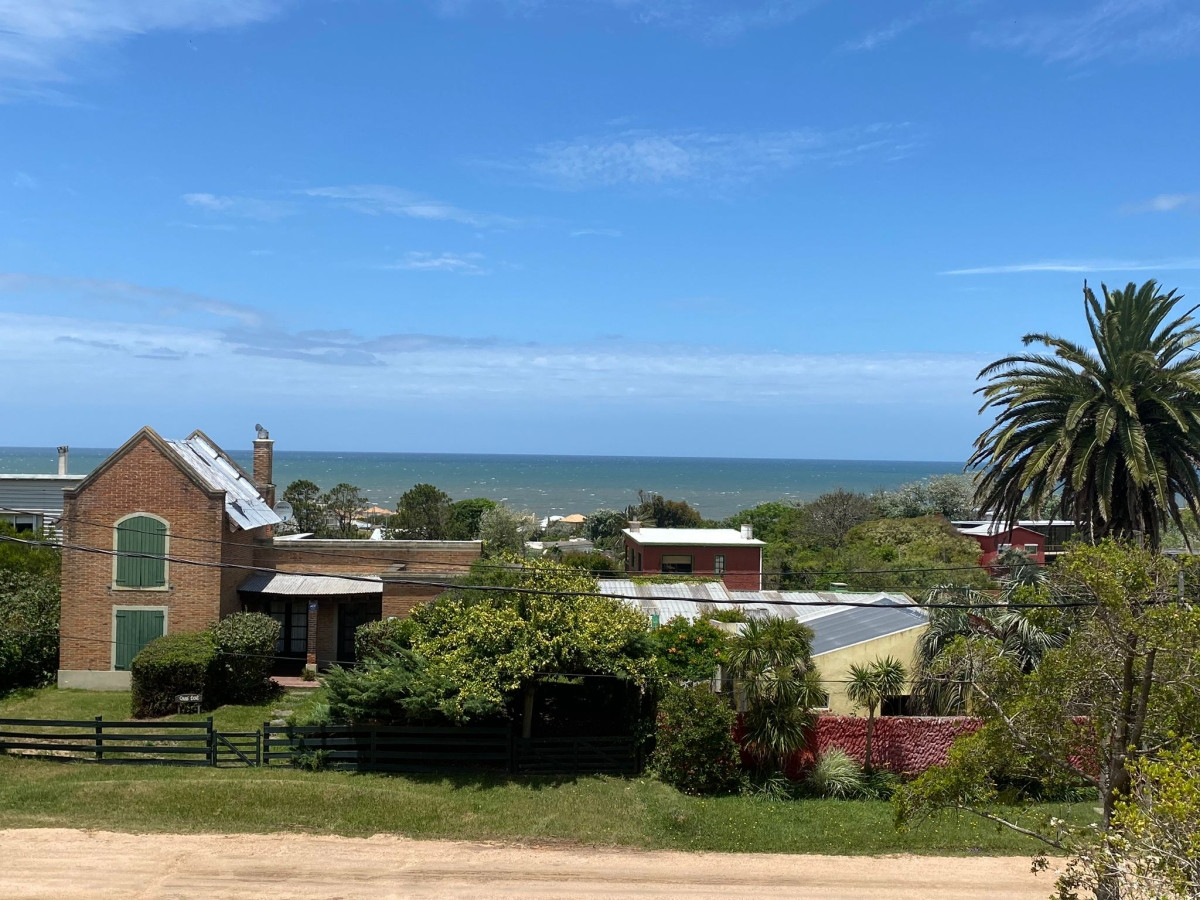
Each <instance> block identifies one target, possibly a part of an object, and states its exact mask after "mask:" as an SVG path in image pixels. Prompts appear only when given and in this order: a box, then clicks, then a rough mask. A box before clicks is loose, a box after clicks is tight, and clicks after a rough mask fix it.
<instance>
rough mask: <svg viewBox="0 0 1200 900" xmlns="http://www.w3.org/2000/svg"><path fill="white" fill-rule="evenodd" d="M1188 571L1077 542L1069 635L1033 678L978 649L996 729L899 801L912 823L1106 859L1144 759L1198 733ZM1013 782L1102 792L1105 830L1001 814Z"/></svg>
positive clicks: (1116, 547) (1061, 592)
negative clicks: (1001, 830)
mask: <svg viewBox="0 0 1200 900" xmlns="http://www.w3.org/2000/svg"><path fill="white" fill-rule="evenodd" d="M1178 574H1179V566H1178V564H1177V563H1175V562H1174V561H1173V560H1170V559H1168V558H1166V557H1163V556H1160V555H1158V554H1157V553H1154V552H1151V551H1148V550H1143V549H1139V548H1133V547H1129V546H1123V545H1120V544H1117V543H1114V542H1111V541H1105V542H1103V543H1101V544H1100V545H1098V546H1083V545H1076V546H1075V547H1073V548H1072V549H1071V550H1070V552H1068V553H1067V554H1066V555H1065V556H1064V558H1063V559H1062V560H1060V562H1059V564H1058V566H1057V567H1056V571H1055V573H1054V576H1053V578H1054V587H1055V590H1056V599H1058V600H1060V601H1062V600H1068V599H1069V600H1070V602H1073V603H1079V604H1083V607H1081V608H1080V609H1078V610H1077V611H1076V613H1075V615H1076V616H1077V617H1078V622H1077V624H1076V625H1075V627H1074V628H1073V629H1072V631H1071V633H1070V636H1069V637H1068V638H1067V639H1066V641H1065V642H1064V643H1063V644H1062V646H1061V647H1055V648H1051V649H1048V650H1046V651H1045V653H1044V654H1043V655H1042V657H1041V660H1040V662H1039V664H1038V665H1037V667H1036V668H1035V669H1034V670H1033V671H1032V672H1029V673H1028V674H1024V673H1022V671H1021V667H1020V666H1018V665H1017V664H1016V663H1015V662H1014V661H1013V660H1012V659H1011V658H1007V657H1006V656H1005V655H1004V654H1003V653H1001V652H1000V650H999V648H998V647H997V646H996V645H995V644H991V645H987V646H984V647H981V648H976V649H977V650H979V651H981V652H978V653H977V654H976V657H975V659H976V664H975V665H974V666H973V667H971V669H970V670H969V677H970V678H971V682H972V683H971V688H972V691H973V692H974V694H975V696H976V697H977V711H978V713H979V714H980V715H982V716H983V717H984V719H985V725H984V727H983V729H982V730H980V731H979V732H978V733H976V734H975V735H972V736H971V737H969V738H960V739H959V741H958V742H956V743H955V746H954V748H953V749H952V751H951V754H950V761H949V763H948V764H947V765H946V766H943V767H935V768H933V769H930V770H929V771H928V772H926V773H925V774H923V775H922V776H921V777H920V778H918V779H917V780H916V781H914V782H913V783H912V784H911V785H909V786H908V787H907V788H905V789H904V790H903V791H902V792H901V793H900V794H898V795H897V796H898V801H897V802H898V816H899V819H900V821H902V822H906V821H913V820H916V819H919V818H921V817H922V816H924V815H926V814H928V813H929V812H931V811H933V810H935V809H944V808H951V809H960V810H966V811H970V812H973V813H976V814H978V815H980V816H983V817H985V818H987V819H990V820H992V821H995V822H997V823H999V824H1001V825H1004V826H1008V827H1012V828H1016V829H1017V830H1023V831H1024V832H1025V833H1029V834H1032V836H1034V837H1036V838H1038V839H1040V840H1042V841H1043V842H1044V843H1046V844H1047V845H1049V846H1051V847H1054V848H1056V849H1058V850H1065V851H1068V852H1074V853H1077V854H1082V856H1080V857H1079V858H1081V859H1085V858H1087V856H1088V855H1089V854H1092V853H1094V852H1095V850H1096V847H1097V846H1098V842H1099V843H1100V844H1103V842H1104V841H1106V840H1107V836H1108V835H1109V833H1110V832H1111V830H1112V828H1113V825H1114V821H1115V818H1114V817H1115V814H1116V811H1117V810H1118V809H1119V808H1120V804H1121V803H1123V802H1126V801H1127V800H1128V798H1129V797H1130V796H1131V791H1132V789H1133V785H1134V781H1133V777H1134V773H1135V772H1136V771H1137V770H1138V768H1137V767H1138V765H1139V761H1141V760H1144V759H1150V758H1153V757H1154V756H1155V755H1156V754H1159V753H1161V752H1162V751H1163V750H1166V749H1171V748H1176V747H1178V746H1179V745H1180V743H1181V740H1180V737H1179V736H1180V735H1188V734H1195V733H1198V732H1200V692H1198V691H1197V690H1196V687H1195V686H1196V683H1197V679H1198V678H1200V654H1198V653H1197V652H1196V648H1197V647H1200V612H1197V611H1193V610H1192V609H1191V608H1190V607H1188V606H1186V605H1181V604H1180V603H1179V597H1178V590H1179V588H1178V584H1177V577H1178ZM959 640H961V639H959ZM1005 780H1007V781H1009V782H1010V783H1012V782H1013V781H1021V780H1024V781H1026V782H1037V783H1042V784H1045V785H1049V786H1055V785H1057V786H1060V787H1068V786H1070V785H1077V784H1084V785H1090V786H1092V787H1093V788H1095V789H1096V790H1097V791H1098V792H1099V796H1100V803H1101V810H1102V819H1101V825H1100V829H1099V831H1098V832H1094V833H1093V832H1090V831H1087V830H1085V831H1082V832H1071V831H1066V830H1064V829H1062V828H1060V827H1048V828H1042V829H1029V828H1024V829H1023V828H1020V827H1018V826H1017V825H1016V824H1015V823H1014V822H1012V821H1011V820H1010V819H1009V818H1008V817H1007V814H1005V813H1004V812H1003V810H1002V808H1001V807H1000V806H999V801H1000V800H1001V799H1003V798H1004V797H1005V794H1004V793H1003V787H1004V784H1003V782H1004V781H1005ZM1095 877H1096V880H1097V890H1096V896H1097V897H1098V898H1100V900H1111V898H1115V897H1117V896H1118V891H1119V885H1118V884H1117V883H1116V882H1115V881H1114V879H1113V878H1112V876H1111V873H1105V872H1103V871H1101V872H1097V873H1095Z"/></svg>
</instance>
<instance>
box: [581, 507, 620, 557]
mask: <svg viewBox="0 0 1200 900" xmlns="http://www.w3.org/2000/svg"><path fill="white" fill-rule="evenodd" d="M628 525H629V520H628V519H626V518H625V516H624V514H623V513H620V512H617V510H615V509H598V510H596V511H595V512H593V513H592V514H591V515H590V516H588V520H587V536H588V540H590V541H591V542H592V543H593V544H595V545H596V547H597V548H600V549H604V550H620V549H621V548H622V546H623V544H624V540H625V539H624V537H623V536H622V534H621V531H622V530H623V529H625V528H626V527H628Z"/></svg>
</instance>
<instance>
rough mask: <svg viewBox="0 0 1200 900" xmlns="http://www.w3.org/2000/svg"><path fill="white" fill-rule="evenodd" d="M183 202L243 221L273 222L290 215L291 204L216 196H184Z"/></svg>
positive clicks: (194, 207) (255, 198)
mask: <svg viewBox="0 0 1200 900" xmlns="http://www.w3.org/2000/svg"><path fill="white" fill-rule="evenodd" d="M183 202H184V203H186V204H187V205H188V206H190V207H192V208H193V209H199V210H203V211H204V212H210V213H220V214H224V215H229V216H237V217H239V218H245V219H262V220H265V221H273V220H275V219H281V218H283V217H284V216H288V215H291V214H292V213H293V212H294V211H295V210H294V209H293V208H292V206H291V204H288V203H283V202H281V201H278V200H263V199H261V198H258V197H238V196H219V195H217V194H184V195H183Z"/></svg>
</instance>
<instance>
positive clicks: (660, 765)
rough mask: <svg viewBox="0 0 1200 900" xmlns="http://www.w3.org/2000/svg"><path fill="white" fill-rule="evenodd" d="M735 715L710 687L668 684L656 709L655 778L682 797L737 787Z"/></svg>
mask: <svg viewBox="0 0 1200 900" xmlns="http://www.w3.org/2000/svg"><path fill="white" fill-rule="evenodd" d="M736 721H737V715H736V714H735V713H734V711H733V710H732V709H730V708H729V707H728V706H727V705H726V704H725V702H724V700H723V699H722V698H721V697H720V696H718V695H717V694H714V693H712V692H711V691H710V690H708V688H706V687H703V686H700V685H696V686H692V687H679V686H678V685H672V686H670V687H669V688H668V689H667V693H666V696H665V697H663V699H662V702H660V703H659V705H658V722H657V729H656V732H655V734H656V743H655V748H654V754H653V756H652V757H651V759H650V766H651V768H652V769H653V770H654V772H655V774H657V775H658V777H659V778H660V779H661V780H662V781H664V782H666V783H667V784H669V785H672V786H673V787H675V788H677V789H679V790H681V791H683V792H684V793H685V794H727V793H732V792H734V791H737V790H738V789H739V787H740V785H741V757H740V752H739V750H738V745H737V743H736V742H735V741H734V739H733V726H734V723H735V722H736Z"/></svg>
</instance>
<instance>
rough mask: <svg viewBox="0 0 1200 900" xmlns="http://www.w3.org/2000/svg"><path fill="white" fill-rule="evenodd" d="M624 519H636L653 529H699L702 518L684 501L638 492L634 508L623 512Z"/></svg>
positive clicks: (697, 511)
mask: <svg viewBox="0 0 1200 900" xmlns="http://www.w3.org/2000/svg"><path fill="white" fill-rule="evenodd" d="M625 515H626V518H628V519H630V520H632V519H637V520H638V521H640V522H641V523H642V524H643V525H646V526H648V527H653V528H701V527H703V526H704V516H702V515H700V512H699V510H697V509H694V508H693V507H692V506H691V505H689V504H688V502H687V501H686V500H667V499H665V498H664V497H663V495H662V494H655V493H647V492H646V491H638V503H637V506H636V507H630V508H629V509H627V510H626V511H625Z"/></svg>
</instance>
